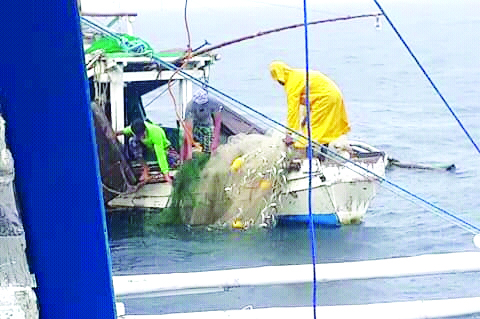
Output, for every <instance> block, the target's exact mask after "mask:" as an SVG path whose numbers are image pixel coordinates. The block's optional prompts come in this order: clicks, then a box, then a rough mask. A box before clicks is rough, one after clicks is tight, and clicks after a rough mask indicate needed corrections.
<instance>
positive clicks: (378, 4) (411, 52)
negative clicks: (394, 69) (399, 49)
mask: <svg viewBox="0 0 480 319" xmlns="http://www.w3.org/2000/svg"><path fill="white" fill-rule="evenodd" d="M373 1H374V2H375V4H376V5H377V7H378V9H379V10H380V11H381V12H382V15H383V16H384V17H385V19H387V22H388V24H390V26H391V27H392V29H393V31H394V32H395V34H396V35H397V36H398V38H399V39H400V41H401V42H402V43H403V45H404V46H405V48H406V49H407V51H408V53H410V56H411V57H412V58H413V60H414V61H415V63H416V64H417V65H418V67H419V68H420V70H422V72H423V74H424V75H425V77H426V78H427V80H428V82H430V84H431V85H432V87H433V89H434V90H435V92H436V93H437V94H438V96H439V97H440V99H441V100H442V101H443V103H444V104H445V106H446V107H447V108H448V110H449V111H450V113H451V114H452V115H453V117H454V118H455V120H456V121H457V123H458V124H459V125H460V127H461V128H462V130H463V132H464V133H465V134H466V135H467V137H468V139H469V140H470V142H472V144H473V146H474V147H475V149H476V150H477V152H478V153H479V154H480V149H479V147H478V146H477V144H476V143H475V141H474V140H473V138H472V137H471V136H470V134H469V133H468V131H467V129H466V128H465V127H464V126H463V124H462V122H461V121H460V119H459V118H458V117H457V115H456V114H455V112H454V111H453V110H452V108H451V107H450V105H449V104H448V102H447V100H445V98H444V97H443V95H442V93H440V90H439V89H438V88H437V86H436V85H435V83H433V81H432V79H431V78H430V76H429V75H428V73H427V71H426V70H425V69H424V68H423V66H422V65H421V64H420V61H418V59H417V57H416V56H415V54H414V53H413V51H412V50H411V49H410V47H409V46H408V44H407V42H405V40H404V39H403V37H402V36H401V35H400V32H398V30H397V28H396V27H395V26H394V25H393V22H392V21H391V20H390V18H389V17H388V15H387V14H386V13H385V11H384V10H383V8H382V6H381V5H380V3H378V1H377V0H373Z"/></svg>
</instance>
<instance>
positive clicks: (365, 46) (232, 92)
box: [108, 0, 480, 318]
mask: <svg viewBox="0 0 480 319" xmlns="http://www.w3.org/2000/svg"><path fill="white" fill-rule="evenodd" d="M265 1H266V0H265ZM161 3H163V2H161ZM190 3H191V4H196V5H192V7H191V8H189V10H188V13H187V18H188V25H189V30H190V34H191V46H192V47H193V48H195V47H197V46H199V45H201V44H202V43H203V42H204V40H208V42H210V43H211V44H212V45H215V44H218V43H222V42H224V41H228V40H233V39H236V38H240V37H243V36H246V35H250V34H255V33H257V32H259V31H265V30H269V29H272V28H276V27H282V26H286V25H290V24H295V23H301V22H303V8H302V7H301V1H296V2H293V1H292V2H291V4H272V3H273V1H272V2H271V3H270V4H268V3H266V2H261V1H243V2H242V3H241V6H240V4H232V5H231V6H227V5H225V4H224V5H221V6H219V5H217V6H214V5H211V4H210V5H205V6H201V5H199V3H200V1H196V2H194V1H190ZM249 3H250V5H248V4H249ZM282 3H286V2H282ZM380 3H381V4H382V1H380ZM307 5H308V1H307ZM383 8H384V9H385V11H386V13H387V15H388V16H389V17H390V19H391V20H392V22H393V23H394V25H395V26H396V28H397V29H398V32H399V33H400V34H401V35H402V37H403V38H404V40H405V41H406V43H408V45H409V46H410V48H411V50H412V51H413V52H414V53H415V55H416V56H417V58H418V61H419V62H420V63H421V64H422V66H423V67H424V69H425V71H426V72H427V74H428V75H429V76H430V77H431V79H432V80H433V82H434V83H435V85H436V86H437V88H438V90H439V91H440V92H441V94H442V95H443V97H444V98H445V100H446V101H447V102H448V104H449V106H450V107H451V110H452V111H453V113H454V114H455V115H456V116H457V117H458V120H459V121H460V122H461V124H462V125H463V127H464V129H465V130H466V131H467V132H468V133H469V135H470V136H471V138H472V140H473V141H474V142H475V143H480V124H479V123H480V114H479V110H480V105H479V102H480V55H479V52H480V1H478V0H458V1H446V0H445V1H444V0H437V1H432V0H428V1H421V0H417V1H406V0H403V1H402V0H397V1H394V0H389V1H386V2H385V3H384V4H383ZM308 9H309V10H308V17H309V18H308V20H309V21H314V20H321V19H327V18H335V17H341V16H347V15H355V14H363V13H376V12H378V8H377V7H376V5H375V4H374V2H373V1H371V2H370V1H339V2H336V1H331V2H327V1H320V2H319V1H316V2H314V3H313V4H312V5H311V6H309V7H308ZM138 14H139V15H138V17H137V19H136V21H135V24H134V31H135V34H136V35H138V36H140V37H142V38H144V39H145V40H147V41H148V42H149V43H150V44H151V45H152V46H153V47H155V48H156V49H157V50H167V49H172V48H186V46H187V34H186V29H185V23H184V15H183V14H184V8H183V6H181V5H179V6H178V7H158V8H155V7H152V8H150V9H146V8H143V7H142V8H141V10H138ZM380 22H381V24H382V25H381V29H380V30H378V28H376V27H375V19H374V18H368V19H357V20H350V21H343V22H334V23H328V24H319V25H313V26H310V27H309V29H308V36H309V37H308V40H309V48H308V49H309V62H310V68H311V69H315V70H319V71H321V72H323V73H325V74H327V75H328V76H329V77H330V78H331V79H333V80H334V81H335V82H336V83H337V84H338V86H339V87H340V88H341V90H342V92H343V94H344V98H345V102H346V105H347V111H348V116H349V120H350V122H351V127H352V131H351V133H350V134H349V137H350V139H356V140H361V141H364V142H367V143H369V144H371V145H374V146H376V147H377V148H380V149H382V150H384V151H385V152H386V153H387V154H389V155H390V156H391V157H394V158H396V159H398V160H400V161H402V162H415V163H422V162H423V163H437V162H438V163H454V164H455V165H456V167H457V169H456V171H454V172H447V171H422V170H412V169H402V168H394V169H391V170H389V171H387V179H388V181H389V182H391V183H392V184H395V185H398V186H399V187H401V188H403V189H405V190H408V192H410V193H412V194H415V195H416V196H418V197H420V198H422V199H424V200H425V201H427V202H429V203H432V204H434V205H436V206H438V207H440V208H442V209H444V210H446V211H448V212H449V213H452V214H454V215H456V216H458V217H459V218H461V219H464V220H466V221H468V222H470V223H472V224H474V225H476V226H477V227H480V196H479V195H478V194H479V193H478V189H479V187H478V185H479V184H480V160H479V159H480V154H479V151H478V150H477V149H476V148H475V146H474V143H472V142H471V141H470V140H469V139H468V138H467V135H466V134H465V132H464V130H463V129H462V127H461V126H460V124H459V123H458V122H457V120H456V119H455V118H454V116H453V115H452V113H451V111H450V110H449V109H448V108H447V107H446V105H445V103H444V102H443V101H442V99H441V98H440V97H439V95H438V94H437V93H436V92H435V91H434V89H433V88H432V86H431V85H430V83H429V82H428V80H427V79H426V77H425V75H424V74H423V72H422V71H421V70H420V68H419V67H418V66H417V65H416V63H415V61H414V60H413V59H412V57H411V56H410V54H409V52H408V51H407V50H406V49H405V47H404V46H403V44H402V42H401V41H400V40H399V39H398V37H397V35H396V34H395V32H394V31H393V30H392V28H391V27H390V26H389V25H388V23H387V21H386V20H385V18H381V19H380ZM216 53H218V54H219V55H220V56H221V59H220V60H219V61H217V62H216V63H215V64H214V65H213V66H212V68H211V75H210V78H209V83H210V84H211V85H212V86H214V87H215V88H217V89H219V90H220V91H222V92H224V93H225V94H227V95H229V96H232V97H234V98H235V99H238V100H239V101H241V102H243V103H245V104H246V105H248V106H250V107H252V108H254V109H255V110H257V111H259V112H261V113H263V114H265V115H266V116H268V117H270V118H272V119H274V120H276V121H279V122H282V123H283V122H284V121H285V116H286V99H285V95H284V92H283V90H282V88H281V87H280V86H279V85H277V84H276V83H274V82H273V81H272V80H271V78H270V74H269V71H268V65H269V63H270V62H271V61H272V60H283V61H285V62H286V63H287V64H290V65H291V66H292V67H299V68H302V67H305V42H304V30H303V28H297V29H293V30H288V31H283V32H279V33H275V34H271V35H267V36H264V37H259V38H256V39H252V40H248V41H244V42H241V43H238V44H234V45H231V46H227V47H225V48H221V49H218V50H217V51H216ZM161 91H162V89H159V90H158V91H155V92H153V93H150V94H148V95H147V96H144V103H145V104H147V103H149V102H150V101H151V100H152V99H153V98H155V97H156V96H157V95H158V94H160V93H161ZM147 112H148V114H149V117H150V118H151V119H152V120H154V121H155V122H161V123H162V124H164V125H173V123H174V121H175V119H174V118H173V117H170V114H173V102H172V100H171V99H170V98H169V97H168V94H166V95H165V96H164V97H162V98H159V99H157V100H155V101H154V102H153V103H151V104H150V105H149V106H148V107H147ZM247 114H248V112H247ZM382 186H383V187H380V190H379V192H378V194H377V196H376V197H375V198H374V200H373V202H372V203H371V206H370V208H369V210H368V212H367V214H366V217H365V220H364V222H363V223H362V224H360V225H352V226H345V227H341V228H335V229H324V228H318V229H316V241H317V243H316V248H317V262H318V263H328V262H343V261H356V260H367V259H378V258H388V257H400V256H415V255H421V254H429V253H447V252H460V251H474V250H476V248H475V247H474V245H473V243H472V239H473V235H472V234H471V233H469V232H468V231H466V230H464V229H462V228H461V227H459V226H456V225H454V224H452V223H451V222H450V221H449V220H445V219H444V218H442V217H441V216H439V215H438V213H435V212H432V210H431V209H430V208H429V207H426V206H425V205H419V204H418V200H415V199H414V198H413V197H412V196H410V195H408V194H406V193H404V192H401V191H398V189H397V191H392V187H389V184H388V183H383V184H382ZM108 222H109V228H110V229H109V230H110V232H109V234H110V245H111V255H112V264H113V274H114V275H133V274H153V273H171V272H193V271H206V270H221V269H233V268H245V267H255V266H270V265H293V264H307V263H311V260H312V257H311V250H310V242H309V238H310V237H309V234H308V229H306V228H296V229H288V228H276V229H273V230H269V231H267V230H251V231H247V232H230V231H208V230H207V229H206V228H205V227H198V228H187V227H184V226H165V227H153V226H151V225H148V223H145V220H144V217H143V216H142V215H129V216H127V215H118V214H116V215H113V216H112V217H110V218H109V220H108ZM477 250H478V249H477ZM479 284H480V277H479V273H466V274H451V275H438V276H437V275H435V276H423V277H408V278H397V279H376V280H368V281H363V280H353V281H339V282H332V283H320V284H318V287H317V289H318V298H317V301H318V305H319V306H326V305H347V304H367V303H379V302H394V301H411V300H418V299H423V300H428V299H442V298H457V297H475V296H480V288H479V287H480V285H479ZM124 303H125V305H126V311H127V314H166V313H174V312H194V311H207V310H228V309H241V308H243V307H245V306H247V305H252V306H253V307H254V308H264V307H280V306H309V305H311V304H312V285H311V284H297V285H278V286H272V287H250V288H236V289H233V290H230V291H227V292H222V293H210V294H198V295H183V296H171V297H157V298H145V299H127V300H125V301H124ZM462 318H480V316H479V315H477V316H473V317H462Z"/></svg>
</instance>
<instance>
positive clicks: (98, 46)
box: [85, 34, 153, 53]
mask: <svg viewBox="0 0 480 319" xmlns="http://www.w3.org/2000/svg"><path fill="white" fill-rule="evenodd" d="M119 37H120V39H116V38H113V37H101V38H99V39H97V40H96V41H94V42H93V43H92V45H91V46H90V47H89V48H88V49H87V50H86V51H85V52H86V53H92V52H95V51H97V50H102V51H103V52H105V53H118V52H133V53H147V52H153V49H152V47H151V46H150V45H149V44H148V43H147V42H145V41H144V40H142V39H140V38H138V37H134V36H132V35H128V34H122V35H120V36H119Z"/></svg>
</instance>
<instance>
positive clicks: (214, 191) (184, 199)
mask: <svg viewBox="0 0 480 319" xmlns="http://www.w3.org/2000/svg"><path fill="white" fill-rule="evenodd" d="M288 161H289V154H288V151H287V149H286V147H285V143H284V142H283V140H282V139H281V138H279V137H272V136H266V135H257V134H250V135H247V134H239V135H235V136H232V137H230V139H229V140H228V142H227V143H226V144H223V145H221V146H220V147H219V148H218V149H217V152H216V154H215V156H212V157H211V158H210V159H209V160H208V161H206V160H205V157H197V158H194V159H193V160H192V161H191V162H190V163H186V164H185V165H183V167H182V168H181V170H180V171H179V172H178V173H177V175H176V180H175V185H174V191H173V194H172V200H171V203H170V207H169V209H168V210H169V213H168V214H169V215H175V214H177V213H178V216H179V218H180V220H181V221H182V222H183V223H186V224H190V225H217V226H220V227H229V226H232V227H235V228H246V227H248V226H250V225H253V224H257V225H260V224H262V223H264V222H265V221H266V219H268V218H270V217H271V215H272V213H273V212H274V211H275V210H276V209H277V207H278V206H279V205H281V193H282V192H284V191H285V190H286V173H287V172H286V169H285V167H287V163H288Z"/></svg>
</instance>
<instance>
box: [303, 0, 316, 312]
mask: <svg viewBox="0 0 480 319" xmlns="http://www.w3.org/2000/svg"><path fill="white" fill-rule="evenodd" d="M303 25H304V29H305V105H306V108H307V123H306V124H307V128H308V147H307V157H308V218H309V226H310V227H309V229H310V244H311V252H312V264H313V297H312V304H313V318H314V319H316V318H317V272H316V264H317V253H316V249H315V248H316V243H317V241H316V239H315V225H314V224H313V214H312V127H311V123H310V111H311V110H310V82H309V77H310V76H309V67H310V65H309V63H308V62H309V61H308V22H307V0H303Z"/></svg>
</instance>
